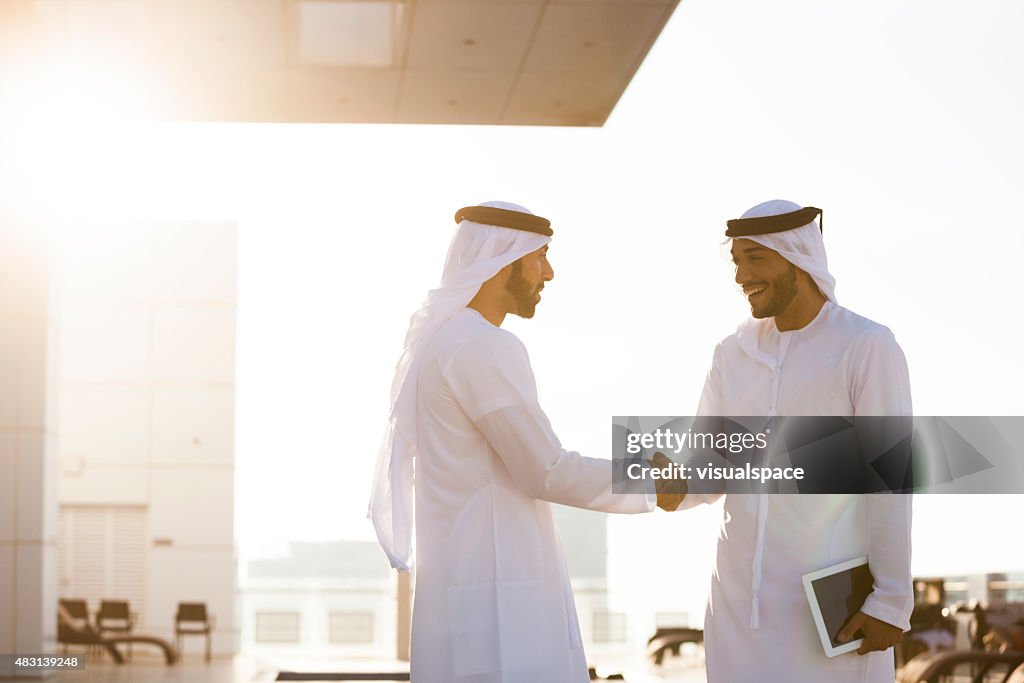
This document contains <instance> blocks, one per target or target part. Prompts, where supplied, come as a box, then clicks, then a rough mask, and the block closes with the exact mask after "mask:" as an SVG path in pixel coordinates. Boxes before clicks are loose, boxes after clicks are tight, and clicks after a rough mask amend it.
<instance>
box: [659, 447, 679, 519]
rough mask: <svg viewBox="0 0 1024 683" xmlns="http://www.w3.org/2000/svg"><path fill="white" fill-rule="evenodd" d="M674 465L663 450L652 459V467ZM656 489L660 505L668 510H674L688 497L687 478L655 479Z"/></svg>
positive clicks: (660, 467)
mask: <svg viewBox="0 0 1024 683" xmlns="http://www.w3.org/2000/svg"><path fill="white" fill-rule="evenodd" d="M671 465H672V461H671V460H669V459H668V456H666V455H665V454H664V453H662V452H660V451H659V452H657V453H655V454H654V458H653V459H652V460H651V467H655V468H657V469H662V468H665V467H669V466H671ZM654 491H655V493H657V494H658V507H660V508H661V509H662V510H665V511H666V512H672V511H673V510H675V509H676V508H678V507H679V504H680V503H682V502H683V498H686V491H687V487H686V480H684V479H655V480H654Z"/></svg>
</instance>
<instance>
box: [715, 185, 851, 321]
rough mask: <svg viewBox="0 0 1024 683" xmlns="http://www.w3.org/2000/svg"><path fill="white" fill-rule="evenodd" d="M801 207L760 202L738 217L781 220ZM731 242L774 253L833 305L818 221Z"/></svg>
mask: <svg viewBox="0 0 1024 683" xmlns="http://www.w3.org/2000/svg"><path fill="white" fill-rule="evenodd" d="M802 208H803V207H802V206H800V205H799V204H796V203H794V202H790V201H786V200H785V199H772V200H771V201H767V202H762V203H761V204H758V205H757V206H755V207H752V208H750V209H748V210H747V212H746V213H744V214H743V216H741V219H746V218H764V217H766V216H781V215H783V214H787V213H793V212H796V211H799V210H800V209H802ZM733 239H745V240H750V241H751V242H757V243H758V244H760V245H761V246H762V247H767V248H768V249H771V250H772V251H776V252H778V253H779V255H780V256H781V257H782V258H784V259H786V260H787V261H789V262H790V263H792V264H793V265H794V266H796V267H797V268H799V269H800V270H802V271H804V272H805V273H807V274H808V275H810V276H811V279H813V280H814V284H816V285H818V289H819V290H821V293H822V295H823V296H824V297H825V298H826V299H828V300H829V301H831V302H832V303H838V302H837V301H836V279H835V278H834V277H832V274H831V273H829V272H828V256H826V255H825V241H824V240H823V239H822V231H821V227H820V226H819V225H818V221H817V220H812V221H811V222H810V223H807V224H806V225H802V226H800V227H797V228H793V229H791V230H783V231H781V232H772V233H768V234H765V235H743V236H742V237H734V238H733Z"/></svg>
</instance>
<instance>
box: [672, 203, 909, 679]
mask: <svg viewBox="0 0 1024 683" xmlns="http://www.w3.org/2000/svg"><path fill="white" fill-rule="evenodd" d="M818 214H820V211H819V210H817V209H814V208H812V207H809V208H807V209H804V208H801V207H800V206H799V205H796V204H793V203H792V202H786V201H781V200H775V201H771V202H766V203H764V204H760V205H758V206H756V207H754V208H753V209H751V210H750V211H748V212H747V213H746V214H744V216H743V218H742V219H737V220H734V221H729V231H727V233H726V235H727V236H728V237H731V238H732V255H733V261H734V263H735V264H736V282H737V283H738V284H739V285H741V287H742V288H743V291H744V293H745V294H746V296H747V298H748V301H749V303H750V307H751V313H752V316H753V317H752V318H751V319H748V320H747V321H745V322H744V323H743V324H741V325H740V326H739V328H738V329H737V331H736V332H735V333H734V334H732V335H730V336H729V337H727V338H726V339H725V340H723V341H722V342H721V343H720V344H719V345H718V346H717V348H716V349H715V353H714V359H713V361H712V366H711V371H710V372H709V373H708V376H707V380H706V382H705V385H704V391H703V393H702V395H701V399H700V404H699V407H698V411H697V412H698V414H699V415H718V416H753V415H758V416H766V417H773V416H865V415H870V416H897V415H902V416H905V415H910V414H911V401H910V383H909V377H908V372H907V365H906V360H905V358H904V356H903V352H902V351H901V350H900V347H899V345H898V344H897V343H896V340H895V338H894V337H893V335H892V333H891V332H890V331H889V330H888V328H886V327H883V326H882V325H879V324H878V323H875V322H872V321H870V320H868V319H867V318H864V317H861V316H859V315H857V314H855V313H853V312H851V311H849V310H847V309H845V308H843V307H841V306H839V305H838V304H837V303H836V299H835V293H834V287H835V281H834V279H833V278H832V276H831V275H830V274H829V272H828V265H827V260H826V257H825V250H824V244H823V242H822V233H821V228H820V226H819V225H818V223H817V222H816V221H815V220H814V218H815V216H817V215H818ZM721 495H722V494H703V495H702V494H700V493H698V492H696V491H693V492H691V493H690V494H689V495H686V496H685V498H684V499H683V501H682V505H681V508H686V507H692V506H694V505H697V504H699V503H702V502H711V501H713V500H715V499H716V498H718V497H720V496H721ZM910 521H911V498H910V496H909V495H899V494H867V495H846V494H840V495H796V494H771V495H768V494H743V495H741V494H732V495H726V496H725V502H724V510H723V518H722V525H721V532H720V535H719V539H718V550H717V557H716V563H715V570H714V573H713V576H712V583H711V595H710V599H709V602H708V608H707V613H706V615H705V644H706V652H707V660H706V661H707V673H708V681H709V683H743V682H745V681H759V682H760V681H785V682H787V683H791V682H795V681H808V682H814V683H820V682H822V681H828V683H842V682H844V681H851V682H852V681H857V682H858V683H865V682H879V681H892V680H893V679H894V664H893V649H892V645H894V644H895V643H896V642H898V641H899V639H900V637H901V635H902V632H903V631H905V630H908V629H909V628H910V613H911V610H912V608H913V590H912V586H911V575H910ZM861 555H867V556H868V563H869V566H870V569H871V572H872V575H873V576H874V590H873V592H872V593H871V594H870V595H869V596H868V598H867V600H866V601H865V602H864V605H863V606H862V607H861V610H860V614H857V615H856V616H855V617H854V619H853V620H852V621H851V623H850V624H848V625H847V627H846V628H844V631H846V632H847V635H848V636H849V635H852V634H853V633H854V632H855V631H856V630H857V628H860V629H861V630H862V631H863V632H864V633H865V634H866V635H867V636H868V637H867V639H866V640H865V643H864V644H863V645H862V646H861V648H860V650H859V651H858V652H857V653H854V652H851V653H847V654H843V655H838V656H836V657H833V658H827V657H826V656H825V654H824V651H823V649H822V645H821V641H820V639H819V637H818V634H817V631H816V629H815V625H814V620H813V617H812V616H811V612H810V609H809V607H808V604H807V598H806V596H805V593H804V589H803V585H802V580H801V577H802V576H803V575H804V574H806V573H808V572H811V571H814V570H817V569H821V568H824V567H827V566H830V565H833V564H837V563H839V562H842V561H845V560H849V559H852V558H854V557H858V556H861ZM841 639H843V640H848V639H849V637H847V638H842V637H841ZM869 650H871V651H870V652H869Z"/></svg>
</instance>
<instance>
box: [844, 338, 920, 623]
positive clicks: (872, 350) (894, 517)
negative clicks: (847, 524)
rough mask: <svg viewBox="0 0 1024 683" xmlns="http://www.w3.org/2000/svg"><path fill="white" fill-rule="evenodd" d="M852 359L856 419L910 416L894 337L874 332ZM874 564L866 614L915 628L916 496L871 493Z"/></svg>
mask: <svg viewBox="0 0 1024 683" xmlns="http://www.w3.org/2000/svg"><path fill="white" fill-rule="evenodd" d="M852 351H853V354H852V355H851V357H850V361H851V364H852V365H851V368H850V371H851V378H852V381H851V392H852V395H851V398H852V399H853V404H854V415H855V416H892V417H897V416H910V415H911V414H912V412H913V411H912V405H911V399H910V375H909V372H908V370H907V361H906V358H905V357H904V355H903V350H902V349H900V346H899V344H897V343H896V339H895V337H893V335H892V332H890V331H889V330H888V329H885V328H879V329H876V330H871V331H869V332H867V333H865V334H864V335H863V336H862V338H860V339H858V340H857V341H856V342H855V344H854V348H853V349H852ZM866 495H867V502H868V506H867V507H868V564H869V566H870V567H871V573H872V575H873V576H874V577H875V585H874V590H873V591H872V592H871V594H870V595H869V596H868V598H867V600H865V601H864V606H863V607H861V610H862V611H863V612H864V613H865V614H868V615H870V616H872V617H875V618H876V619H881V620H882V621H884V622H886V623H888V624H892V625H893V626H897V627H899V628H901V629H903V630H904V631H907V630H909V629H910V613H911V612H912V611H913V609H914V589H913V580H912V577H911V573H910V528H911V517H912V498H911V496H910V494H901V493H872V494H866Z"/></svg>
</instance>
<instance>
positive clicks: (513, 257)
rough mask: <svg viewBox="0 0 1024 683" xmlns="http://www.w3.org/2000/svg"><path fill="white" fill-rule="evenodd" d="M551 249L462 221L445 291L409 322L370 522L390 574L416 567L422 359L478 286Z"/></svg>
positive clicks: (541, 240)
mask: <svg viewBox="0 0 1024 683" xmlns="http://www.w3.org/2000/svg"><path fill="white" fill-rule="evenodd" d="M480 206H487V207H493V208H497V209H505V210H507V211H516V212H519V213H525V214H531V213H532V212H530V211H529V210H528V209H526V208H523V207H522V206H519V205H518V204H510V203H508V202H484V203H483V204H480ZM550 241H551V237H549V236H546V235H541V234H537V233H534V232H527V231H525V230H516V229H513V228H505V227H499V226H495V225H485V224H483V223H475V222H473V221H470V220H465V219H464V220H462V221H461V222H460V223H459V227H458V229H457V230H456V232H455V237H453V238H452V242H451V245H449V247H448V256H447V258H446V260H445V264H444V273H443V274H442V276H441V286H440V287H438V288H437V289H433V290H431V291H430V292H429V293H428V294H427V300H426V301H425V302H424V303H423V306H422V307H421V308H420V309H419V310H418V311H416V313H414V314H413V316H412V318H411V320H410V321H409V331H408V332H407V333H406V335H405V347H404V351H403V352H402V357H401V358H400V359H399V361H398V365H397V366H396V367H395V377H394V380H392V382H391V415H390V419H389V420H388V425H387V429H386V430H385V432H384V441H383V443H382V444H381V447H380V451H379V453H378V455H377V466H376V470H375V472H374V479H373V490H372V492H371V494H370V507H369V514H368V516H369V518H370V519H371V520H372V521H373V526H374V529H375V530H376V532H377V539H378V540H379V541H380V545H381V547H382V548H383V549H384V552H385V553H387V556H388V560H389V561H390V562H391V566H392V567H394V568H395V569H397V570H399V571H410V570H411V569H412V565H413V538H414V536H415V532H414V528H415V527H414V515H413V473H414V469H415V467H414V461H415V458H416V455H417V450H418V448H417V442H416V433H417V429H416V427H417V420H418V412H419V411H418V405H417V399H416V393H417V392H416V386H417V381H418V377H419V367H420V351H421V349H423V347H424V346H425V345H426V344H427V343H428V342H429V341H430V340H431V339H432V338H433V336H434V333H436V332H437V330H438V329H439V328H440V327H441V325H442V324H444V322H445V321H447V320H448V319H449V318H451V317H452V316H453V315H455V314H456V313H458V312H459V311H461V310H462V309H464V308H465V307H466V305H467V304H468V303H469V302H470V301H471V300H472V299H473V297H474V296H476V293H477V292H478V291H479V289H480V285H482V284H483V283H484V282H486V281H487V280H489V279H491V278H492V277H494V276H495V275H496V274H497V273H498V271H499V270H501V269H502V268H504V267H505V266H507V265H509V264H510V263H513V262H514V261H517V260H519V259H520V258H522V257H523V256H526V255H527V254H529V253H531V252H534V251H537V250H538V249H540V248H541V247H543V246H544V245H545V244H547V243H548V242H550Z"/></svg>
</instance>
